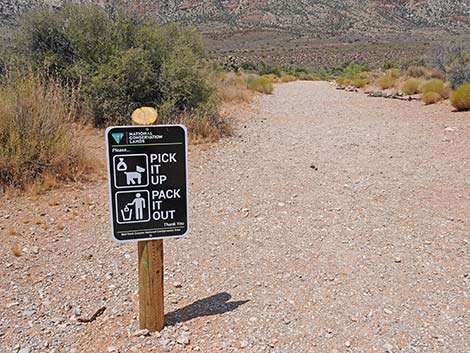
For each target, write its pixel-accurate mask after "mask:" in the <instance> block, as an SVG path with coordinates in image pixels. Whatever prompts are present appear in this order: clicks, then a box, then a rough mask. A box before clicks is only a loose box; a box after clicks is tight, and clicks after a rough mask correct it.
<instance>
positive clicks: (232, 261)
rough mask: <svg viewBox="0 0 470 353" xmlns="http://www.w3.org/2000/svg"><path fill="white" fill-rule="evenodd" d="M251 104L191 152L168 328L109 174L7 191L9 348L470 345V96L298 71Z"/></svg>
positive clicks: (172, 259) (170, 272)
mask: <svg viewBox="0 0 470 353" xmlns="http://www.w3.org/2000/svg"><path fill="white" fill-rule="evenodd" d="M238 119H239V121H240V123H239V125H240V126H239V129H238V130H237V133H236V136H233V137H231V138H228V139H225V140H223V141H220V142H219V143H217V144H216V145H215V146H214V147H212V148H211V149H209V150H208V151H205V152H204V153H201V151H200V149H196V150H195V151H194V152H192V153H191V154H190V165H191V169H190V180H191V220H192V233H191V236H190V238H189V239H184V240H169V241H166V242H165V246H166V250H165V256H166V259H165V261H166V273H165V280H166V311H167V321H168V327H167V328H166V329H165V330H164V331H163V332H162V333H161V335H160V334H154V335H152V336H150V337H134V336H133V333H135V331H136V330H137V329H138V327H137V321H136V313H137V307H136V304H137V303H136V290H137V283H136V262H137V259H136V245H135V244H126V245H121V244H115V243H112V242H111V241H110V235H109V217H108V205H107V189H106V187H107V186H106V182H105V181H100V182H96V183H94V184H92V185H90V184H88V185H85V186H83V188H82V190H77V188H71V189H69V190H60V191H57V192H52V193H50V194H48V195H47V196H45V197H41V198H39V199H31V198H30V199H27V198H22V199H18V200H4V201H3V206H2V208H1V210H0V219H1V221H0V222H1V223H0V225H1V226H2V238H3V239H4V241H3V240H2V242H1V244H0V250H1V251H2V253H3V254H4V255H2V257H1V260H0V276H1V277H0V278H1V280H0V297H1V298H2V300H1V301H0V347H1V348H2V349H0V351H1V352H17V351H18V350H19V349H20V348H22V349H24V350H23V351H20V352H21V353H26V352H29V351H28V349H29V350H30V351H31V352H36V351H37V352H76V353H78V352H118V351H119V352H122V353H123V352H162V351H174V352H180V351H185V352H189V351H201V352H208V353H211V352H276V353H297V352H299V353H300V352H385V351H389V352H462V353H464V352H469V351H470V343H469V341H468V335H469V334H470V314H469V312H470V300H469V282H470V280H469V273H470V265H469V232H470V225H469V215H470V144H469V141H470V113H451V112H450V108H449V107H447V106H444V105H441V106H439V107H437V108H436V107H423V106H422V105H421V104H420V103H417V102H411V103H406V102H401V101H394V100H386V99H374V98H369V97H366V96H364V95H362V94H354V93H347V92H342V91H336V90H335V89H334V88H333V87H332V86H330V85H329V84H328V83H324V82H323V83H322V82H308V83H307V82H297V83H291V84H284V85H280V86H278V87H276V91H275V94H274V95H272V96H263V97H261V98H260V99H259V102H258V103H257V104H256V109H255V111H251V112H246V114H244V115H243V116H240V117H238ZM12 233H14V234H12ZM15 244H18V247H19V249H23V250H21V252H22V256H20V257H14V256H13V255H12V251H11V247H12V246H15ZM102 306H106V311H105V312H104V314H103V315H102V316H100V317H99V318H98V319H97V320H96V321H94V322H92V323H89V324H83V323H79V322H77V320H76V317H77V316H81V317H89V316H91V315H92V314H93V313H94V312H95V311H96V310H97V309H99V308H100V307H102ZM465 337H467V338H465ZM188 341H189V344H187V343H188Z"/></svg>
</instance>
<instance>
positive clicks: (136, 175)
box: [124, 166, 145, 185]
mask: <svg viewBox="0 0 470 353" xmlns="http://www.w3.org/2000/svg"><path fill="white" fill-rule="evenodd" d="M135 170H136V171H135V172H124V174H126V183H127V185H137V184H142V173H144V172H145V168H142V167H139V166H136V168H135Z"/></svg>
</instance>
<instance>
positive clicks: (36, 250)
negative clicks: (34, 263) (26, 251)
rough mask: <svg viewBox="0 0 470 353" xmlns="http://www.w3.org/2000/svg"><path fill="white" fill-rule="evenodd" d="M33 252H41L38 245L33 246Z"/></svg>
mask: <svg viewBox="0 0 470 353" xmlns="http://www.w3.org/2000/svg"><path fill="white" fill-rule="evenodd" d="M31 252H32V253H33V254H39V248H38V247H37V246H33V247H31Z"/></svg>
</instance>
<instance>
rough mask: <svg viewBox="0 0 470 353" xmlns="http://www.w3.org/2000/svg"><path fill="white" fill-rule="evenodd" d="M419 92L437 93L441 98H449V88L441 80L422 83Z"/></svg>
mask: <svg viewBox="0 0 470 353" xmlns="http://www.w3.org/2000/svg"><path fill="white" fill-rule="evenodd" d="M421 92H422V93H428V92H435V93H438V94H439V95H440V96H441V97H442V98H449V95H450V88H449V87H448V86H447V85H446V84H445V83H444V82H443V81H442V80H438V79H434V80H429V81H426V82H425V83H423V85H422V86H421Z"/></svg>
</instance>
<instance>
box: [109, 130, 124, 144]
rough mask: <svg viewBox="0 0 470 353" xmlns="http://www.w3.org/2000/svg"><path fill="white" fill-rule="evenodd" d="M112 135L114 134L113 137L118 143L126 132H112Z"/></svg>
mask: <svg viewBox="0 0 470 353" xmlns="http://www.w3.org/2000/svg"><path fill="white" fill-rule="evenodd" d="M111 136H113V139H114V141H116V143H121V140H122V138H123V137H124V134H123V133H122V132H115V133H114V134H111Z"/></svg>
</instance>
